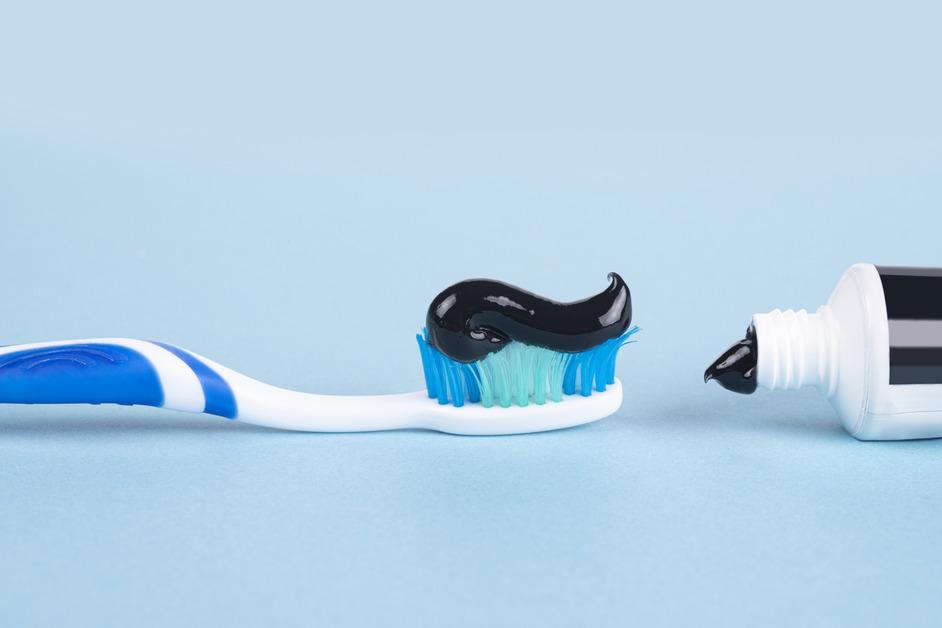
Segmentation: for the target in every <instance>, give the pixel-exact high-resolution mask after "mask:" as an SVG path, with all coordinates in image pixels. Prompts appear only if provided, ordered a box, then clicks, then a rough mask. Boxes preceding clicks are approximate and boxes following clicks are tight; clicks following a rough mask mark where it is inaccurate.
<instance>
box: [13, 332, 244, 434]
mask: <svg viewBox="0 0 942 628" xmlns="http://www.w3.org/2000/svg"><path fill="white" fill-rule="evenodd" d="M0 403H93V404H98V403H117V404H123V405H145V406H155V407H165V408H169V409H173V410H183V411H186V412H206V413H208V414H215V415H218V416H223V417H226V418H230V419H232V418H235V416H236V413H237V407H236V402H235V396H234V395H233V393H232V389H231V388H230V387H229V385H228V383H227V382H226V380H225V379H223V378H222V377H221V376H219V374H218V373H216V371H215V370H214V369H213V368H211V367H210V366H208V365H207V364H206V362H205V361H204V360H202V359H200V358H198V357H196V356H195V355H193V354H192V353H189V352H187V351H184V350H183V349H180V348H178V347H174V346H172V345H167V344H163V343H155V342H147V341H144V340H132V339H129V338H98V339H93V340H70V341H63V342H43V343H36V344H28V345H13V346H7V347H0Z"/></svg>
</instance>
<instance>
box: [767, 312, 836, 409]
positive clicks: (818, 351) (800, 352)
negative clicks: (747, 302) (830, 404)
mask: <svg viewBox="0 0 942 628" xmlns="http://www.w3.org/2000/svg"><path fill="white" fill-rule="evenodd" d="M752 322H753V325H755V329H756V339H757V344H758V364H757V366H756V376H757V379H758V383H759V385H760V386H763V387H765V388H768V389H770V390H778V389H782V390H790V389H795V388H801V387H803V386H814V387H817V388H819V389H821V390H822V391H824V392H825V393H827V394H828V395H831V394H833V392H834V390H835V388H836V386H837V368H838V364H837V355H838V353H837V334H836V332H835V327H834V323H833V314H832V313H831V308H830V307H828V306H827V305H824V306H822V307H820V308H819V309H818V311H817V312H815V313H814V314H809V313H808V312H807V311H805V310H798V311H795V310H785V311H782V310H773V311H771V312H769V313H767V314H756V315H755V316H753V318H752Z"/></svg>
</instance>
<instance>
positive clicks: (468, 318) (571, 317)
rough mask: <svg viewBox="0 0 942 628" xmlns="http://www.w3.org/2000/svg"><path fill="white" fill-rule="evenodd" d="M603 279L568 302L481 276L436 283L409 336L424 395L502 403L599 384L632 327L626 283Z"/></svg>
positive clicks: (585, 390)
mask: <svg viewBox="0 0 942 628" xmlns="http://www.w3.org/2000/svg"><path fill="white" fill-rule="evenodd" d="M609 279H610V285H609V287H608V288H607V289H606V290H604V291H603V292H601V293H600V294H597V295H595V296H593V297H589V298H588V299H583V300H581V301H574V302H571V303H560V302H556V301H551V300H549V299H546V298H544V297H541V296H538V295H535V294H533V293H531V292H527V291H525V290H522V289H520V288H517V287H515V286H511V285H509V284H506V283H503V282H499V281H493V280H488V279H472V280H467V281H462V282H460V283H457V284H455V285H453V286H450V287H449V288H447V289H446V290H443V291H442V292H441V293H440V294H439V295H438V296H437V297H435V299H434V300H433V301H432V303H431V305H430V306H429V309H428V315H427V318H426V325H427V326H426V328H425V329H424V330H423V333H422V334H419V335H418V336H416V339H417V341H418V344H419V351H420V354H421V357H422V368H423V371H424V374H425V384H426V389H427V391H428V396H429V397H430V398H433V399H437V400H438V402H439V404H442V405H445V404H448V403H451V404H452V405H454V406H457V407H461V406H463V405H464V404H465V403H466V402H470V403H477V404H480V405H481V406H482V407H484V408H490V407H492V406H495V405H497V406H500V407H504V408H507V407H510V406H511V405H515V406H527V405H529V404H530V403H534V404H537V405H542V404H544V403H546V402H547V401H551V402H560V401H563V400H564V399H565V396H566V395H574V394H576V393H579V394H580V395H581V396H583V397H588V396H590V395H592V393H593V391H595V392H598V393H603V392H605V391H606V387H607V386H611V385H613V384H614V383H615V382H616V380H615V361H616V358H617V355H618V351H619V349H621V347H623V346H624V345H625V344H627V343H629V342H632V341H631V340H630V339H631V337H632V336H633V335H634V334H635V333H637V332H638V328H637V327H632V326H631V293H630V291H629V290H628V286H627V284H626V283H625V281H624V280H623V279H622V278H621V277H620V276H619V275H618V274H616V273H610V274H609ZM619 392H620V386H619ZM616 407H617V406H616Z"/></svg>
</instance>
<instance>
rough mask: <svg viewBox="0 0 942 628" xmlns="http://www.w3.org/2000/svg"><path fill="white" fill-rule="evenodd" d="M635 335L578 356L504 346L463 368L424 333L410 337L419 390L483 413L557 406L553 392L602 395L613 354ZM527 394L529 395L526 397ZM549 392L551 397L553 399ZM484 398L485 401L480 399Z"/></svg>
mask: <svg viewBox="0 0 942 628" xmlns="http://www.w3.org/2000/svg"><path fill="white" fill-rule="evenodd" d="M638 331H639V328H638V327H632V328H631V329H629V330H628V331H626V332H625V333H623V334H622V335H621V336H619V337H617V338H612V339H610V340H606V341H605V342H603V343H602V344H600V345H597V346H595V347H592V348H591V349H588V350H586V351H581V352H579V353H561V352H557V351H552V350H550V349H545V348H542V347H533V346H530V345H525V344H522V343H514V342H512V343H510V344H508V345H507V346H506V347H504V348H503V349H501V350H500V351H498V352H497V353H493V354H490V355H488V356H487V357H486V358H484V359H483V360H478V361H477V362H472V363H470V364H463V363H461V362H456V361H455V360H452V359H451V358H449V357H448V356H446V355H444V354H443V353H441V352H440V351H439V350H438V349H436V348H435V347H433V346H431V345H430V344H429V342H428V333H427V331H426V330H424V329H423V330H422V334H419V335H417V336H416V340H417V341H418V343H419V354H420V355H421V357H422V371H423V373H424V374H425V386H426V388H427V390H428V396H429V398H431V399H438V403H440V404H442V405H445V404H448V403H451V404H452V405H454V406H456V407H459V408H460V407H461V406H463V405H464V404H465V402H468V403H480V404H481V405H484V406H486V407H490V406H492V405H494V404H497V405H501V406H509V405H511V403H515V404H517V405H527V404H528V403H529V402H530V401H533V402H534V403H544V402H545V401H546V400H547V399H551V400H554V401H558V400H560V399H561V398H560V397H559V396H558V395H559V391H562V392H563V393H564V394H566V395H574V394H576V393H577V392H578V393H579V394H580V395H582V396H585V397H588V396H589V395H591V394H592V391H593V389H595V390H596V391H597V392H605V387H606V386H607V385H608V384H612V383H614V382H615V362H616V359H617V358H618V350H619V349H621V348H622V347H623V346H625V345H626V344H628V343H629V342H634V341H633V340H630V338H631V336H633V335H634V334H635V333H637V332H638ZM528 390H529V395H528V392H527V391H528ZM554 391H555V394H554ZM485 392H486V394H487V397H486V398H482V395H484V394H485Z"/></svg>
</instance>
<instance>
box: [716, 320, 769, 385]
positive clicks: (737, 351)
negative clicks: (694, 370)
mask: <svg viewBox="0 0 942 628" xmlns="http://www.w3.org/2000/svg"><path fill="white" fill-rule="evenodd" d="M758 362H759V343H758V342H757V340H756V329H755V327H753V326H752V325H750V326H749V329H747V330H746V337H745V338H743V339H742V340H740V341H739V342H737V343H736V344H734V345H733V346H732V347H730V348H729V349H727V350H726V351H724V352H723V354H722V355H721V356H720V357H718V358H717V359H716V360H715V361H714V362H713V364H711V365H710V366H709V367H708V368H707V370H706V372H704V373H703V381H704V383H706V382H708V381H710V380H711V379H712V380H716V382H717V383H718V384H719V385H720V386H722V387H723V388H725V389H726V390H731V391H733V392H737V393H741V394H744V395H751V394H752V393H754V392H755V391H756V387H757V385H758V383H757V381H756V365H757V364H758Z"/></svg>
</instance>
